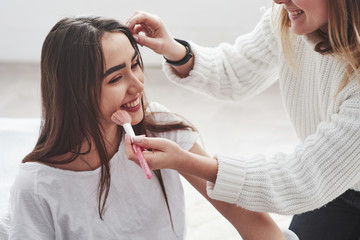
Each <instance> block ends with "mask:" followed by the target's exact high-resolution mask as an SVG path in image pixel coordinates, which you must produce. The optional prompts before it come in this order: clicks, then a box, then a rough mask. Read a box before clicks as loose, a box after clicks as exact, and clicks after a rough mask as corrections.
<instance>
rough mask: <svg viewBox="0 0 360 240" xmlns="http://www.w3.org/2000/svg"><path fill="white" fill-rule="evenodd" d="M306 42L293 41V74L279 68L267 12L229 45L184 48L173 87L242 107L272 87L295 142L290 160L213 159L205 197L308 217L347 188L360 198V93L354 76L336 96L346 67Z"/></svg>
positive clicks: (283, 62)
mask: <svg viewBox="0 0 360 240" xmlns="http://www.w3.org/2000/svg"><path fill="white" fill-rule="evenodd" d="M315 42H316V40H315V38H314V36H312V35H308V36H296V37H295V38H294V40H293V51H294V54H295V56H296V59H297V62H298V68H297V73H296V74H295V73H294V71H292V69H291V67H289V65H288V64H287V63H286V60H285V58H284V55H283V53H282V51H281V47H280V43H279V37H278V36H277V34H275V32H274V29H273V25H272V22H271V12H270V11H268V12H266V13H265V14H264V16H263V18H262V20H261V21H260V22H259V24H258V25H257V26H256V28H255V29H254V31H252V32H251V33H250V34H246V35H243V36H240V37H239V38H238V39H237V40H236V42H235V44H234V45H229V44H226V43H223V44H221V45H220V46H219V47H217V48H205V47H200V46H198V45H196V44H194V43H191V46H192V49H193V52H194V54H195V65H194V69H193V70H192V71H191V72H190V75H189V76H188V77H186V78H179V77H177V76H176V75H175V74H174V73H173V72H172V70H171V68H170V67H169V66H168V65H167V64H164V67H163V69H164V71H165V73H166V74H167V76H168V77H169V78H170V79H171V80H172V81H174V82H176V83H178V84H181V85H184V86H185V87H188V88H190V89H194V90H197V91H199V90H201V91H203V92H204V93H206V94H208V95H211V96H215V97H217V98H220V99H232V100H242V99H246V98H249V97H251V96H254V95H255V94H258V93H259V92H261V91H263V90H264V89H266V88H267V87H269V86H270V85H272V84H273V83H274V82H275V81H279V85H280V88H281V94H282V98H283V101H284V104H285V107H286V109H287V112H288V114H289V117H290V119H291V121H292V124H293V125H294V128H295V129H296V132H297V135H298V137H299V138H300V140H301V144H300V145H298V146H297V147H296V148H295V150H294V152H293V153H292V154H283V153H279V154H276V155H275V156H271V157H267V156H261V157H255V158H240V157H235V156H227V155H223V154H217V159H218V160H219V170H218V175H217V180H216V183H215V184H212V183H208V195H209V196H210V197H211V198H214V199H218V200H222V201H226V202H230V203H236V204H238V205H240V206H242V207H244V208H247V209H249V210H253V211H265V212H273V213H279V214H297V213H302V212H306V211H309V210H313V209H316V208H319V207H321V206H323V205H324V204H326V203H328V202H330V201H331V200H333V199H335V198H336V197H338V196H339V195H341V194H342V193H343V192H345V191H346V190H348V189H354V190H357V191H360V89H359V88H360V86H359V84H358V81H357V80H356V79H355V77H353V78H351V82H350V83H349V84H348V85H347V86H346V87H345V88H344V89H343V90H342V91H341V92H340V93H339V94H338V95H337V97H336V98H335V94H336V92H337V91H338V89H339V84H340V81H341V79H342V77H343V75H344V72H345V66H346V63H344V62H341V61H338V60H337V59H335V58H334V57H332V56H330V55H321V54H319V53H317V52H315V51H314V50H313V49H314V46H315Z"/></svg>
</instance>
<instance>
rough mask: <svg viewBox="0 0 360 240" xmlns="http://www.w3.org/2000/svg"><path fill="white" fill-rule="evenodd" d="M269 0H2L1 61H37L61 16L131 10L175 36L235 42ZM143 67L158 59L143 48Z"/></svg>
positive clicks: (119, 16) (125, 13)
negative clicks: (150, 17)
mask: <svg viewBox="0 0 360 240" xmlns="http://www.w3.org/2000/svg"><path fill="white" fill-rule="evenodd" d="M271 4H272V0H251V1H239V0H224V1H213V0H181V1H171V0H139V1H122V0H118V1H115V0H101V1H100V0H97V1H95V0H86V1H85V0H62V1H54V0H34V1H26V0H0V32H1V37H0V61H2V62H39V60H40V52H41V46H42V43H43V41H44V39H45V36H46V34H47V33H48V32H49V30H50V29H51V27H52V26H53V25H54V24H55V23H56V22H57V21H58V20H59V19H61V18H63V17H68V16H74V15H83V14H91V15H102V16H107V17H114V18H117V19H118V20H120V21H121V22H125V21H126V20H127V18H128V17H129V16H130V15H131V14H132V13H133V12H134V11H135V10H143V11H148V12H152V13H155V14H157V15H159V16H160V17H161V18H162V19H163V20H164V22H165V23H166V26H167V27H168V29H169V31H170V32H171V33H172V35H173V36H174V37H178V38H184V39H188V40H192V41H195V42H197V43H199V44H202V45H205V46H216V45H217V44H219V43H220V42H222V41H226V42H233V41H234V40H235V38H236V37H237V36H238V35H239V34H242V33H246V32H248V31H250V30H251V29H252V28H253V27H254V25H255V24H256V22H257V21H258V20H259V18H260V17H261V14H262V13H261V11H260V8H262V7H266V8H268V7H271ZM142 54H143V57H144V60H145V63H146V65H147V66H149V65H158V64H159V65H160V63H161V60H162V58H161V57H160V56H157V55H155V54H153V53H151V52H150V51H149V50H145V49H144V50H142Z"/></svg>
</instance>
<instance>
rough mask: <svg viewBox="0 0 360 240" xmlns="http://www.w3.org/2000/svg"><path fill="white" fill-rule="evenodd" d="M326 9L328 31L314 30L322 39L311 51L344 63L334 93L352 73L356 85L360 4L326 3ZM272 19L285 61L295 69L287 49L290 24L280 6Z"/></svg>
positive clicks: (351, 1)
mask: <svg viewBox="0 0 360 240" xmlns="http://www.w3.org/2000/svg"><path fill="white" fill-rule="evenodd" d="M328 6H329V8H328V32H327V33H325V32H323V31H321V30H320V29H319V30H317V33H318V35H319V36H321V37H322V40H321V41H320V42H319V43H317V44H316V46H315V49H314V50H315V51H316V52H319V53H321V54H324V55H325V54H332V55H333V56H334V57H338V58H340V59H343V60H345V61H346V62H347V63H348V65H347V68H346V73H345V74H344V76H343V78H342V81H341V84H340V87H339V89H338V92H337V94H338V93H339V92H340V91H341V90H342V89H343V88H344V87H345V86H346V85H347V84H348V83H349V79H350V77H351V76H352V75H353V74H355V75H356V76H357V79H358V80H359V82H360V17H359V16H360V1H359V0H328ZM276 17H277V20H278V25H277V28H278V30H279V31H280V38H281V44H282V48H283V52H284V55H285V58H286V59H287V60H288V61H289V63H290V65H292V67H293V68H294V69H295V61H296V59H295V58H294V53H293V51H292V46H291V37H292V35H293V33H291V32H290V27H291V22H290V19H289V17H288V13H287V11H286V10H285V9H284V7H283V6H281V9H280V11H278V16H276Z"/></svg>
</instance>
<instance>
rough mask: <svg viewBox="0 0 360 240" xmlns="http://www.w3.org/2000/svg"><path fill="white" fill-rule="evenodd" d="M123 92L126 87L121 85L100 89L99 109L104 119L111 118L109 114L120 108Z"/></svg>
mask: <svg viewBox="0 0 360 240" xmlns="http://www.w3.org/2000/svg"><path fill="white" fill-rule="evenodd" d="M125 93H126V89H125V88H124V87H122V86H121V85H119V86H118V87H111V88H110V87H109V88H107V87H105V88H103V90H102V91H101V101H100V110H101V113H102V115H103V117H104V118H105V119H107V118H111V115H112V114H113V113H114V112H115V111H117V110H118V109H119V108H120V106H121V104H122V101H123V99H124V97H125Z"/></svg>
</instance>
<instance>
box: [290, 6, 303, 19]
mask: <svg viewBox="0 0 360 240" xmlns="http://www.w3.org/2000/svg"><path fill="white" fill-rule="evenodd" d="M285 9H286V11H288V13H289V15H290V16H293V17H295V16H298V15H300V14H302V13H304V11H303V10H301V9H289V8H285Z"/></svg>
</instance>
